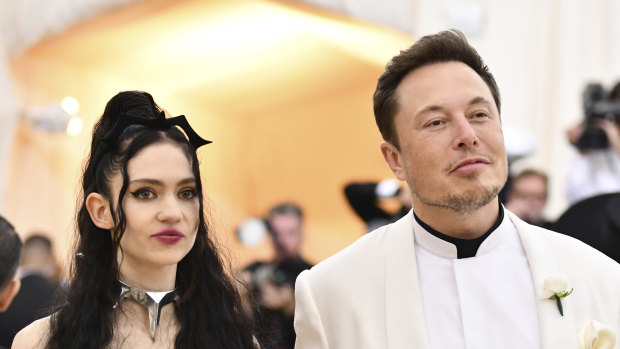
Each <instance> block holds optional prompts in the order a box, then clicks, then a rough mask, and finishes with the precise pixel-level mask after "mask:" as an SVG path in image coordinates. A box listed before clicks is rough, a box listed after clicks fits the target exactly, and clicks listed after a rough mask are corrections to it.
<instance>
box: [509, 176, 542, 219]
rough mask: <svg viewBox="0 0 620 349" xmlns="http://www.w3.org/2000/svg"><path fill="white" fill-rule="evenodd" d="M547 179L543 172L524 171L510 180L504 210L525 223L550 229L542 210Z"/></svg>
mask: <svg viewBox="0 0 620 349" xmlns="http://www.w3.org/2000/svg"><path fill="white" fill-rule="evenodd" d="M548 186H549V178H548V177H547V175H546V174H544V173H543V172H540V171H537V170H534V169H525V170H523V171H521V172H519V174H518V175H517V176H516V177H515V178H514V179H513V180H512V184H511V185H510V188H509V189H508V193H507V195H506V197H507V201H506V208H507V209H508V210H509V211H510V212H512V213H514V214H515V215H517V217H519V218H521V219H522V220H524V221H526V222H527V223H530V224H533V225H537V226H539V227H543V228H547V229H550V228H551V226H552V223H551V222H549V221H547V220H545V218H544V217H543V210H544V209H545V205H546V204H547V194H548V190H547V188H548Z"/></svg>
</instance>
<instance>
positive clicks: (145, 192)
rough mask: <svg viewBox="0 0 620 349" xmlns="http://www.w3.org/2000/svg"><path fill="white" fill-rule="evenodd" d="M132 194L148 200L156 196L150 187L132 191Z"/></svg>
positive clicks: (137, 197)
mask: <svg viewBox="0 0 620 349" xmlns="http://www.w3.org/2000/svg"><path fill="white" fill-rule="evenodd" d="M131 195H133V197H135V198H136V199H141V200H148V199H152V198H154V197H155V193H153V191H152V190H150V189H138V190H136V191H134V192H132V193H131Z"/></svg>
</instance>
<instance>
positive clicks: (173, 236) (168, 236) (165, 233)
mask: <svg viewBox="0 0 620 349" xmlns="http://www.w3.org/2000/svg"><path fill="white" fill-rule="evenodd" d="M151 237H152V238H154V239H157V241H159V242H161V243H164V244H167V245H174V244H176V243H177V242H179V241H181V239H183V238H184V237H185V234H183V233H181V232H180V231H178V230H176V229H164V230H162V231H160V232H158V233H155V234H153V235H151Z"/></svg>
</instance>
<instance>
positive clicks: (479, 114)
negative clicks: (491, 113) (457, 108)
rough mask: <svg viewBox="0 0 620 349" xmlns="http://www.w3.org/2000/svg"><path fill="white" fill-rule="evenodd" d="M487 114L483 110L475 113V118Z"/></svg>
mask: <svg viewBox="0 0 620 349" xmlns="http://www.w3.org/2000/svg"><path fill="white" fill-rule="evenodd" d="M486 116H487V114H486V113H483V112H478V113H476V114H474V118H484V117H486Z"/></svg>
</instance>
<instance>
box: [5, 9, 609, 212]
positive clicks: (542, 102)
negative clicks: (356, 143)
mask: <svg viewBox="0 0 620 349" xmlns="http://www.w3.org/2000/svg"><path fill="white" fill-rule="evenodd" d="M132 1H135V0H55V1H38V0H5V1H2V2H0V19H1V20H2V22H1V23H2V25H3V27H2V36H1V37H0V99H1V101H0V123H1V125H2V127H0V162H1V163H2V164H7V163H8V162H7V156H8V155H7V154H8V153H9V149H8V147H9V145H10V144H11V137H12V133H13V130H14V124H15V120H16V118H17V117H18V111H17V110H18V107H17V106H16V105H15V101H14V93H13V88H12V83H11V79H10V74H9V72H8V68H7V67H8V65H7V62H8V59H7V58H9V57H12V56H16V55H18V54H19V53H20V52H22V51H23V50H24V49H25V48H27V47H29V46H30V45H33V44H35V43H37V42H38V41H39V40H41V39H43V38H45V37H46V36H48V35H51V34H55V33H58V32H61V31H62V30H64V29H66V28H68V27H70V26H71V25H73V24H75V23H78V22H81V21H84V20H87V19H88V18H90V17H91V16H93V15H95V14H97V13H100V12H101V11H105V10H107V9H109V8H112V7H114V6H121V5H123V4H126V3H129V2H132ZM304 2H306V3H309V4H313V5H316V6H319V7H323V8H326V9H329V10H332V11H335V12H339V13H342V14H345V15H350V16H353V17H357V18H359V19H362V20H366V21H372V22H377V23H381V24H384V25H386V26H391V27H393V28H397V29H399V30H401V31H403V32H406V33H409V34H411V35H413V36H414V37H420V36H422V35H425V34H429V33H434V32H436V31H439V30H443V29H448V28H452V27H457V28H460V29H462V30H463V31H464V32H465V33H466V34H467V35H468V37H469V38H470V41H471V43H472V44H473V45H474V46H475V47H476V48H477V49H478V50H479V52H480V53H481V55H482V56H483V57H484V58H485V60H486V62H487V64H488V65H489V66H490V68H491V71H492V72H493V73H494V74H495V76H496V79H497V81H498V84H499V86H500V89H501V92H502V96H503V108H502V110H503V111H502V117H503V122H504V126H505V127H510V128H517V129H522V130H525V131H527V132H529V133H531V134H532V135H533V137H534V138H535V139H536V140H537V141H538V144H539V146H538V151H537V152H536V153H535V154H534V155H532V156H529V157H527V158H525V159H523V160H521V161H520V162H519V163H517V164H516V165H517V166H516V167H517V169H518V168H522V167H526V166H534V167H537V168H539V169H542V170H544V171H546V172H548V173H549V174H550V177H551V201H550V203H549V207H548V215H549V216H550V217H551V218H555V217H557V216H558V215H559V214H560V213H561V212H562V211H563V210H564V209H565V208H566V202H565V199H564V177H565V173H566V172H567V171H568V170H569V169H568V168H567V165H566V164H567V162H568V160H569V155H570V154H569V153H570V147H569V145H568V144H567V143H566V141H565V137H564V130H565V129H566V128H567V127H568V126H569V125H571V124H574V123H576V122H578V121H579V119H580V118H581V117H582V115H581V93H582V89H583V88H584V86H585V84H586V83H587V82H591V81H597V82H602V83H603V84H605V86H609V85H610V84H611V83H612V82H614V81H615V80H617V79H620V45H618V44H619V43H620V1H616V0H600V1H588V0H561V1H560V0H545V1H539V0H523V1H508V0H499V1H491V0H479V1H475V0H470V1H467V0H463V1H459V0H409V1H407V0H386V1H376V0H305V1H304ZM369 49H372V48H369ZM5 183H6V169H5V166H3V167H2V170H0V211H2V208H3V207H4V206H5V205H6V204H7V203H4V202H2V201H1V200H2V199H1V198H3V197H4V195H3V193H4V188H5V186H6V184H5Z"/></svg>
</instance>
